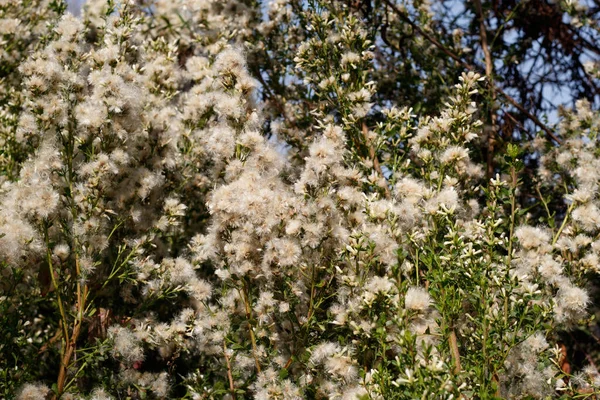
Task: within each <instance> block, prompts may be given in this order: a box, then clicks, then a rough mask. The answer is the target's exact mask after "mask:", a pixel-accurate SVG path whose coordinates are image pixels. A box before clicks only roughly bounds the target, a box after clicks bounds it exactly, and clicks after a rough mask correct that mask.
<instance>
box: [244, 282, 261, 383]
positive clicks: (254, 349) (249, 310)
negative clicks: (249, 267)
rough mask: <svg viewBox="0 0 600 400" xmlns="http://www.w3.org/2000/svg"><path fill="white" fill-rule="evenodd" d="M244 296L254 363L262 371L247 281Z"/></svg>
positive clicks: (258, 370) (257, 369)
mask: <svg viewBox="0 0 600 400" xmlns="http://www.w3.org/2000/svg"><path fill="white" fill-rule="evenodd" d="M243 285H244V288H243V296H244V305H245V307H246V319H247V320H248V331H249V332H250V341H251V342H252V354H253V356H254V363H255V364H256V371H257V372H260V362H259V361H258V347H257V346H256V336H254V328H253V327H252V308H251V307H250V300H249V299H248V288H247V286H246V282H245V281H244V282H243Z"/></svg>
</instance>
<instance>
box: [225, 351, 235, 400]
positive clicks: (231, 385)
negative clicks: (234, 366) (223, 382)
mask: <svg viewBox="0 0 600 400" xmlns="http://www.w3.org/2000/svg"><path fill="white" fill-rule="evenodd" d="M223 355H224V356H225V362H226V363H227V379H229V391H230V392H231V396H232V397H233V400H235V386H234V385H233V375H232V373H231V362H230V361H229V356H228V355H227V345H226V344H225V340H223Z"/></svg>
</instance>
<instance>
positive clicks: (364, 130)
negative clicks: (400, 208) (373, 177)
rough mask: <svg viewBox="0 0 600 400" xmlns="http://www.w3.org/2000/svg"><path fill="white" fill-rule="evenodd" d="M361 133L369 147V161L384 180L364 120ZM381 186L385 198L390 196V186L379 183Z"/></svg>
mask: <svg viewBox="0 0 600 400" xmlns="http://www.w3.org/2000/svg"><path fill="white" fill-rule="evenodd" d="M362 135H363V139H364V140H365V144H366V145H367V148H368V149H369V157H371V161H373V167H374V168H375V171H377V173H378V174H379V176H380V177H381V178H382V179H383V180H384V181H385V175H383V171H382V170H381V165H380V164H379V159H378V158H377V154H376V153H375V148H374V147H373V143H371V139H369V128H368V127H367V124H366V123H365V122H363V123H362ZM379 186H381V188H382V189H383V190H384V192H385V198H386V199H389V198H390V197H391V193H390V188H389V187H388V185H387V183H386V184H380V185H379Z"/></svg>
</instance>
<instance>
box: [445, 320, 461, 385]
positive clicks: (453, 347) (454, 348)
mask: <svg viewBox="0 0 600 400" xmlns="http://www.w3.org/2000/svg"><path fill="white" fill-rule="evenodd" d="M448 342H449V344H450V353H452V359H453V360H454V373H455V374H458V373H460V371H461V366H460V353H459V351H458V340H457V339H456V332H454V329H452V330H451V331H450V337H449V338H448Z"/></svg>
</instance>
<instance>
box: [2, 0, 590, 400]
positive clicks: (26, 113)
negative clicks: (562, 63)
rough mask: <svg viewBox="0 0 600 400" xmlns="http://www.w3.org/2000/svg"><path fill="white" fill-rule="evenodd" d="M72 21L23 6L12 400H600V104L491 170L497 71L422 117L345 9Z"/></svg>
mask: <svg viewBox="0 0 600 400" xmlns="http://www.w3.org/2000/svg"><path fill="white" fill-rule="evenodd" d="M378 4H379V3H378ZM394 7H396V6H394ZM403 7H404V8H401V7H399V8H396V11H397V12H398V13H400V14H393V15H396V17H395V18H397V16H398V15H404V14H402V13H404V12H408V11H407V10H412V11H415V9H412V8H410V7H408V6H403ZM407 7H408V8H407ZM414 7H416V10H417V11H418V12H420V13H424V14H423V15H424V19H423V21H424V22H423V23H424V24H425V25H426V23H427V18H425V17H426V16H427V15H428V14H427V5H426V4H421V3H420V2H415V4H414ZM64 11H65V6H64V5H63V4H60V3H58V2H44V1H26V2H21V1H10V0H6V1H2V2H0V18H1V19H0V35H1V37H2V41H3V43H4V44H6V45H3V48H2V50H1V51H0V60H1V63H2V64H1V66H0V78H1V80H0V82H1V86H0V107H1V112H0V136H1V140H2V142H1V143H2V146H1V149H0V153H1V154H0V171H1V174H2V175H1V176H2V178H1V179H2V181H1V187H0V263H1V264H0V268H1V269H0V271H1V272H2V273H1V281H0V390H1V393H2V394H1V396H2V397H6V398H17V399H22V400H25V399H43V398H48V399H50V398H52V399H58V398H60V399H97V400H100V399H103V400H104V399H120V398H129V399H144V398H190V399H205V398H227V399H234V398H239V399H241V398H256V399H301V398H314V399H325V398H332V399H359V398H360V399H393V398H405V399H413V398H424V399H425V398H440V399H442V398H443V399H452V398H468V399H475V398H481V399H487V398H554V397H556V398H558V397H561V396H562V397H577V396H579V397H586V396H587V397H592V396H597V395H599V394H600V373H599V372H598V371H597V369H596V367H595V365H594V359H593V357H592V358H590V359H589V360H587V362H586V363H585V364H584V365H582V366H581V368H580V367H579V366H576V365H574V366H573V367H572V368H571V365H570V364H569V363H568V362H567V360H568V358H567V357H568V354H569V349H568V348H567V347H566V346H565V344H564V343H563V339H562V337H563V336H562V335H564V334H566V333H567V332H572V331H574V330H576V329H591V328H590V327H593V324H594V323H593V312H594V310H595V309H594V307H593V306H592V296H593V289H594V287H595V286H594V284H595V282H596V279H597V276H598V273H599V272H600V258H599V257H600V237H599V234H600V198H599V197H598V184H599V181H600V158H599V157H600V156H599V155H600V150H599V145H598V137H597V135H598V122H597V121H598V118H599V115H598V113H597V111H595V110H594V109H593V106H592V105H591V104H590V103H589V102H588V101H586V100H581V101H578V102H577V106H576V108H574V109H562V110H561V116H560V123H559V124H557V125H556V126H555V127H552V130H551V132H550V133H551V134H552V135H551V136H548V135H546V132H544V130H543V129H542V130H540V132H539V135H537V136H536V137H535V139H533V140H520V139H519V138H518V137H516V136H515V138H514V140H513V141H510V140H509V141H508V143H506V145H505V147H504V148H503V149H502V151H497V152H496V153H495V154H491V153H489V154H488V155H490V154H491V155H492V156H493V157H492V159H491V160H492V161H491V162H490V158H487V159H486V157H484V155H485V154H484V153H483V152H482V150H481V149H482V148H485V146H487V144H486V143H487V142H486V140H487V139H486V138H488V136H489V135H490V132H489V131H490V129H493V124H492V125H491V127H490V125H489V124H490V118H491V120H492V123H493V121H494V118H495V117H493V116H492V117H490V116H489V114H486V113H487V111H486V109H485V108H482V106H481V104H486V106H485V107H488V105H489V102H490V101H492V103H493V101H494V100H490V98H489V96H495V94H494V92H495V90H494V82H493V81H492V79H491V77H492V75H491V74H490V73H489V71H488V72H487V73H483V72H482V73H479V72H476V71H475V70H474V68H470V67H469V66H468V65H467V67H469V68H466V67H465V68H462V72H460V73H459V72H457V73H456V76H453V77H452V78H451V79H452V82H453V83H452V84H447V85H446V86H445V87H440V88H437V89H435V90H436V91H435V93H433V92H431V90H433V89H431V88H429V85H430V83H429V82H428V81H427V80H426V78H421V79H424V81H423V84H422V85H421V89H423V93H426V92H429V93H430V95H431V97H430V98H428V99H427V101H426V102H424V103H422V104H420V105H419V107H418V109H417V108H411V107H410V105H408V106H407V105H406V104H405V102H404V100H399V99H394V98H393V96H391V97H390V96H387V95H386V93H385V90H384V89H385V85H386V83H385V82H386V63H385V62H384V61H382V60H381V59H379V58H380V57H382V55H381V54H380V53H379V52H378V51H377V49H378V46H381V45H382V43H378V42H379V41H381V38H378V37H377V36H376V31H374V30H373V29H372V25H369V23H368V22H369V21H368V15H367V17H365V15H364V13H363V14H361V12H360V10H357V9H355V7H354V6H349V5H347V4H345V3H343V2H339V3H338V2H315V1H308V2H287V1H284V0H278V1H275V2H272V3H269V4H268V5H265V4H254V3H253V2H242V1H228V2H221V1H201V2H193V1H184V0H178V1H167V0H164V1H163V0H158V1H151V2H132V3H126V2H122V3H114V2H106V3H105V2H102V1H92V2H88V3H87V4H86V6H85V9H84V12H83V15H82V16H81V17H80V18H77V17H74V16H72V15H70V14H64ZM412 11H411V12H412ZM571 11H572V10H571ZM391 18H392V17H391ZM392 22H393V21H390V22H389V23H392ZM396 22H398V20H396ZM398 23H399V22H398ZM427 31H430V29H428V30H427ZM428 35H430V34H428V33H427V32H425V36H424V38H425V39H427V37H428ZM429 38H431V36H429ZM421 39H423V38H421ZM434 40H435V39H434ZM412 45H416V44H415V43H412V44H411V46H412ZM421 46H422V50H423V51H424V53H423V56H424V57H434V56H435V55H427V53H428V52H432V51H434V50H436V49H437V47H436V45H435V43H434V42H431V41H428V42H427V41H426V42H421ZM438 47H439V46H438ZM438 57H439V56H438ZM588 71H589V73H590V74H591V75H590V79H596V78H595V77H594V66H593V65H591V64H590V66H588ZM406 73H407V78H406V79H407V84H408V82H410V81H414V79H415V75H414V73H409V72H406ZM417 86H419V85H417ZM410 90H419V89H418V87H416V86H412V87H411V89H410ZM407 98H411V97H410V96H408V97H407ZM438 98H439V100H436V99H438ZM533 118H535V116H533ZM538 122H539V121H538ZM540 124H541V122H540ZM544 128H545V129H548V128H547V127H545V125H544ZM486 135H488V136H486ZM558 138H560V139H558ZM513 142H514V143H513ZM488 150H489V147H488ZM492 150H493V149H492ZM532 165H534V167H532ZM490 172H491V174H490ZM592 354H596V355H597V353H593V352H592Z"/></svg>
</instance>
